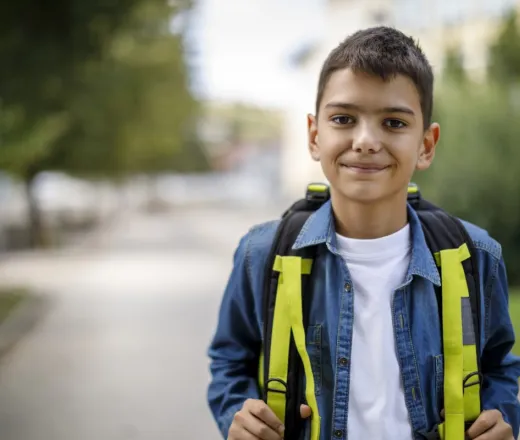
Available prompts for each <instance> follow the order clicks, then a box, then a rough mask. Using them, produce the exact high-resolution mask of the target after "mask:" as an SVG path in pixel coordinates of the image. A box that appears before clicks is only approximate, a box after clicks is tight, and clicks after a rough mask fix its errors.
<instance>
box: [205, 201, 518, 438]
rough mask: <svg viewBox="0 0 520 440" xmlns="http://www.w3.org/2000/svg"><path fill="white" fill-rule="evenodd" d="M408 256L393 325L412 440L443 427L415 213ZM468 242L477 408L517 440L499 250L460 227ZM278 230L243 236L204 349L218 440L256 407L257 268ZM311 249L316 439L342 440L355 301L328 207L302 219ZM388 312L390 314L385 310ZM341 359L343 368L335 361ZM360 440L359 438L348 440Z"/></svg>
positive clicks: (426, 261)
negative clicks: (476, 326)
mask: <svg viewBox="0 0 520 440" xmlns="http://www.w3.org/2000/svg"><path fill="white" fill-rule="evenodd" d="M408 219H409V223H410V228H411V235H412V255H411V261H410V265H409V268H408V273H407V276H406V279H405V281H404V283H403V284H402V285H401V286H400V287H399V288H398V289H396V290H395V292H394V298H393V304H392V310H391V313H392V316H393V322H394V335H395V340H396V345H397V356H398V360H399V364H400V366H401V377H402V381H403V385H404V392H405V401H406V406H407V408H408V413H409V417H410V423H411V425H412V428H413V431H414V435H415V438H416V439H421V438H422V435H421V434H424V433H426V432H428V431H430V430H431V429H432V428H433V427H434V426H435V425H436V424H438V423H440V422H441V419H440V410H441V409H442V407H443V403H442V402H443V355H442V349H441V323H440V320H439V313H438V306H437V300H436V296H435V291H434V286H438V285H440V276H439V272H438V269H437V266H436V264H435V262H434V259H433V257H432V255H431V253H430V251H429V249H428V247H427V245H426V241H425V238H424V234H423V232H422V228H421V225H420V222H419V219H418V217H417V214H416V213H415V211H414V210H413V209H412V208H411V207H408ZM463 223H464V225H465V227H466V228H467V230H468V232H469V234H470V236H471V237H472V239H473V241H474V244H475V248H476V253H477V255H476V257H477V260H478V265H479V274H480V287H481V288H480V294H481V297H480V300H481V304H482V306H481V310H482V319H481V329H480V335H481V343H480V347H481V348H480V356H481V365H482V372H483V375H484V381H483V387H482V404H483V408H484V409H485V410H486V409H498V410H500V411H501V413H502V415H503V417H504V419H505V421H506V422H507V423H509V424H510V425H511V426H512V428H513V432H514V436H515V438H517V437H518V431H519V426H520V405H519V401H518V398H517V395H518V377H519V376H520V359H519V358H517V357H515V356H513V355H512V354H511V353H510V350H511V348H512V346H513V344H514V340H515V336H514V332H513V327H512V324H511V320H510V316H509V310H508V284H507V278H506V269H505V265H504V260H503V258H502V251H501V247H500V245H499V244H498V243H497V242H496V241H495V240H493V239H492V238H491V237H490V236H489V235H488V234H487V232H486V231H484V230H482V229H480V228H478V227H476V226H474V225H472V224H470V223H467V222H463ZM277 225H278V221H273V222H268V223H264V224H261V225H257V226H254V227H253V228H251V229H250V231H249V232H248V233H247V234H246V235H245V236H244V237H242V239H241V240H240V243H239V245H238V247H237V249H236V251H235V254H234V266H233V270H232V272H231V275H230V278H229V281H228V284H227V287H226V289H225V292H224V296H223V299H222V304H221V308H220V313H219V321H218V326H217V329H216V332H215V335H214V338H213V340H212V342H211V345H210V348H209V356H210V358H211V366H210V369H211V373H212V380H211V382H210V385H209V388H208V401H209V406H210V409H211V411H212V413H213V416H214V418H215V420H216V421H217V424H218V426H219V428H220V431H221V433H222V435H223V437H224V438H227V434H228V430H229V427H230V425H231V423H232V421H233V416H234V414H235V413H236V412H237V411H239V410H240V409H241V407H242V405H243V403H244V401H245V400H246V399H247V398H254V399H259V398H261V397H260V394H259V389H258V385H257V368H258V358H259V352H260V347H261V343H262V328H263V327H262V296H263V279H264V266H265V264H266V261H267V258H268V253H269V250H270V248H271V244H272V241H273V239H274V234H275V231H276V227H277ZM310 245H318V246H319V250H318V256H317V258H316V262H315V267H314V271H316V274H315V275H316V276H313V279H314V285H313V289H314V290H313V291H314V292H317V294H316V293H315V294H314V295H313V299H312V303H311V307H310V319H309V324H310V325H309V327H308V330H307V335H306V337H307V350H308V352H309V356H310V358H311V363H312V369H313V374H314V379H315V384H316V396H317V401H318V407H319V411H320V415H321V418H322V426H321V439H334V438H335V439H346V437H347V423H348V400H349V399H348V397H349V377H350V367H349V365H350V363H349V362H345V359H346V360H348V359H349V357H350V352H351V344H352V324H353V314H354V310H353V307H354V303H353V301H354V298H353V295H355V293H354V292H352V289H351V285H352V283H351V279H350V275H349V272H348V269H347V267H346V266H345V264H344V262H343V260H342V258H341V257H340V256H339V254H338V249H337V246H336V235H335V228H334V221H333V215H332V209H331V204H330V201H329V202H327V203H326V204H324V205H323V206H322V207H321V208H320V209H319V210H318V211H316V212H315V213H313V214H312V215H311V217H309V219H308V220H307V222H306V223H305V225H304V227H303V228H302V231H301V233H300V235H299V237H298V238H297V240H296V242H295V243H294V248H303V247H306V246H310ZM389 313H390V311H389ZM340 360H341V362H340ZM351 440H357V439H351Z"/></svg>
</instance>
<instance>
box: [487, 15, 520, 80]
mask: <svg viewBox="0 0 520 440" xmlns="http://www.w3.org/2000/svg"><path fill="white" fill-rule="evenodd" d="M488 74H489V78H490V79H491V80H493V81H496V82H500V83H503V84H504V83H505V84H510V83H514V82H518V81H519V80H520V29H519V26H518V14H517V12H516V10H515V9H512V10H511V11H510V12H509V13H508V14H507V15H506V17H505V18H504V21H503V23H502V26H501V29H500V32H499V34H498V37H497V38H496V40H495V41H494V42H493V44H492V45H491V46H490V48H489V68H488Z"/></svg>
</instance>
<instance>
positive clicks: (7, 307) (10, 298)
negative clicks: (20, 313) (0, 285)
mask: <svg viewBox="0 0 520 440" xmlns="http://www.w3.org/2000/svg"><path fill="white" fill-rule="evenodd" d="M26 294H27V293H26V292H25V291H24V290H23V289H3V290H2V289H0V323H1V322H2V321H4V320H5V319H6V318H7V316H9V313H11V312H12V311H13V310H14V309H15V308H16V306H17V305H19V304H20V302H21V301H22V300H23V299H24V298H25V296H26Z"/></svg>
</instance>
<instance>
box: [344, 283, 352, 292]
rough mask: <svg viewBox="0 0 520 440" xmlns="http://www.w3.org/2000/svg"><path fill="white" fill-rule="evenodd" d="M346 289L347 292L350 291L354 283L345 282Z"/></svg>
mask: <svg viewBox="0 0 520 440" xmlns="http://www.w3.org/2000/svg"><path fill="white" fill-rule="evenodd" d="M345 290H346V291H347V292H350V291H351V290H352V284H350V283H345Z"/></svg>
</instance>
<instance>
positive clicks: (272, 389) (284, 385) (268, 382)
mask: <svg viewBox="0 0 520 440" xmlns="http://www.w3.org/2000/svg"><path fill="white" fill-rule="evenodd" d="M271 382H276V383H279V384H281V385H283V387H284V389H283V390H279V389H276V388H269V384H270V383H271ZM268 393H278V394H285V395H287V382H285V381H283V380H282V379H278V378H276V377H272V378H271V379H268V380H267V382H266V384H265V387H264V401H265V402H267V394H268Z"/></svg>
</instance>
